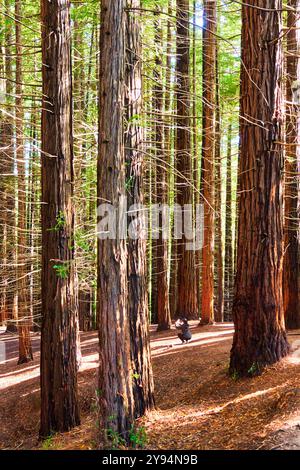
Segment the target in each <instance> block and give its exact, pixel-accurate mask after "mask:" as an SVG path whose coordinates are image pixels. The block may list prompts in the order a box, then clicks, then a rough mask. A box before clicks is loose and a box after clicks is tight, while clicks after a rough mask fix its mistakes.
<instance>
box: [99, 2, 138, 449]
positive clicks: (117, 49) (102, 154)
mask: <svg viewBox="0 0 300 470" xmlns="http://www.w3.org/2000/svg"><path fill="white" fill-rule="evenodd" d="M124 8H125V0H115V1H114V2H112V1H111V0H102V2H101V32H100V51H101V54H100V89H99V100H100V116H99V118H100V119H99V158H98V203H99V204H103V203H104V202H105V203H107V202H108V203H110V204H112V205H113V207H116V208H117V207H118V204H119V198H120V197H125V194H126V190H125V151H124V134H123V122H124V88H125V11H124ZM140 261H141V260H140ZM140 268H141V269H143V267H142V266H141V267H140ZM127 281H128V278H127V249H126V243H125V240H122V239H119V237H117V238H115V239H112V240H110V239H99V241H98V321H99V340H100V357H99V360H100V367H99V412H100V416H99V421H100V432H101V445H105V443H106V441H107V440H110V437H111V433H112V432H113V433H118V435H120V436H121V437H122V438H123V439H125V440H128V430H129V429H130V427H131V424H132V420H133V384H132V380H133V377H132V375H133V371H132V367H131V355H130V334H129V318H128V312H127V302H128V292H127Z"/></svg>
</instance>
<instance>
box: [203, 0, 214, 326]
mask: <svg viewBox="0 0 300 470" xmlns="http://www.w3.org/2000/svg"><path fill="white" fill-rule="evenodd" d="M203 15H204V26H203V118H202V121H203V131H202V174H201V180H202V182H203V187H202V188H201V193H202V197H203V205H204V237H203V250H202V264H203V267H202V305H201V324H202V325H206V324H208V323H211V322H212V321H213V320H214V157H215V104H216V103H215V99H216V93H215V88H216V87H215V85H216V31H217V2H216V0H204V4H203Z"/></svg>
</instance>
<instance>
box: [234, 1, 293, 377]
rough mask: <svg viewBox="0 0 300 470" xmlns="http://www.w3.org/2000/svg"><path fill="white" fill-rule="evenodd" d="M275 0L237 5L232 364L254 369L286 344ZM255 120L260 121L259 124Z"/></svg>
mask: <svg viewBox="0 0 300 470" xmlns="http://www.w3.org/2000/svg"><path fill="white" fill-rule="evenodd" d="M281 17H282V1H281V0H248V2H247V3H244V4H243V6H242V24H243V30H242V64H243V65H242V74H241V110H240V115H241V119H240V146H241V148H240V174H239V178H240V181H239V191H240V195H239V236H238V254H237V275H236V286H235V297H234V303H233V320H234V324H235V334H234V339H233V346H232V351H231V360H230V370H231V372H232V373H236V374H239V375H242V376H247V375H254V374H257V373H259V372H260V371H261V370H262V368H263V367H264V366H266V365H268V364H273V363H275V362H276V361H278V360H280V359H281V358H282V357H284V356H285V355H286V354H287V353H288V351H289V346H288V342H287V337H286V333H285V326H284V310H283V298H282V263H283V224H282V219H283V217H282V215H283V212H282V165H283V149H282V131H283V125H282V120H283V109H282V90H281V80H282V63H283V58H282V40H281V39H280V37H281V33H282V25H281V19H282V18H281ZM258 123H259V125H258Z"/></svg>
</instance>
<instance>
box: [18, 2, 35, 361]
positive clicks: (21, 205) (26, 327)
mask: <svg viewBox="0 0 300 470" xmlns="http://www.w3.org/2000/svg"><path fill="white" fill-rule="evenodd" d="M15 24H16V51H17V55H16V147H17V148H16V157H17V168H18V233H17V239H18V245H17V271H16V274H17V293H18V332H19V361H18V364H24V363H26V362H29V361H32V360H33V355H32V346H31V339H30V324H31V321H30V309H29V302H28V293H27V287H28V285H27V278H26V275H27V269H26V183H25V176H26V175H25V159H24V142H23V139H24V137H23V133H24V130H23V96H22V93H23V90H22V35H21V24H22V22H21V0H16V2H15Z"/></svg>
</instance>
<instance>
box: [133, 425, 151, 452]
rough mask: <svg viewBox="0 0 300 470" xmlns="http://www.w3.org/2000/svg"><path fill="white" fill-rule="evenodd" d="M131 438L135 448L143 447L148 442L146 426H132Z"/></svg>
mask: <svg viewBox="0 0 300 470" xmlns="http://www.w3.org/2000/svg"><path fill="white" fill-rule="evenodd" d="M129 440H130V442H131V444H132V446H133V447H134V448H135V449H136V448H141V449H143V448H144V447H145V446H146V444H147V433H146V429H145V428H144V427H140V428H135V427H134V426H132V427H131V429H130V431H129Z"/></svg>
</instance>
